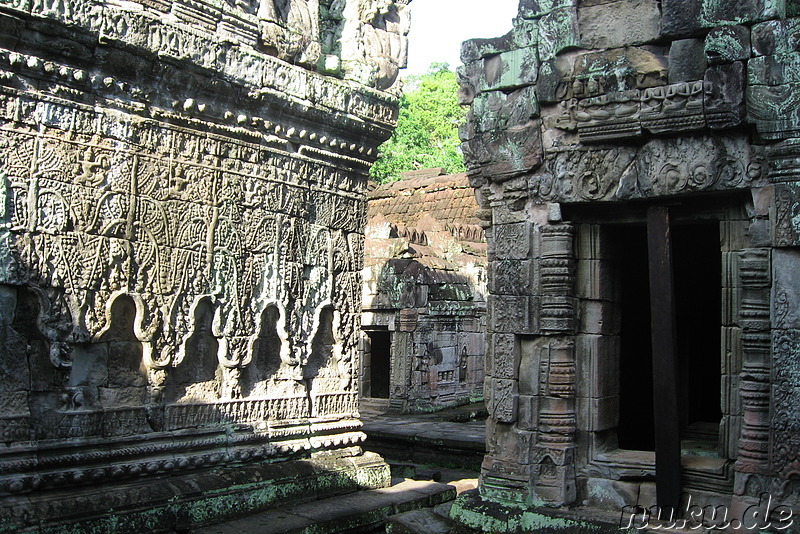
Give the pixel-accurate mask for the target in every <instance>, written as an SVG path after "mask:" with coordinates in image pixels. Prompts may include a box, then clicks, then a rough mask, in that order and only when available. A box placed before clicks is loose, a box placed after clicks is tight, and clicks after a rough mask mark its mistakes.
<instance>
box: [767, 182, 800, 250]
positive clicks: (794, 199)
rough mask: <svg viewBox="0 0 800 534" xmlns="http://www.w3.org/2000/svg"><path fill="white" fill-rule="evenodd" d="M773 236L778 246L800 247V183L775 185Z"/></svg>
mask: <svg viewBox="0 0 800 534" xmlns="http://www.w3.org/2000/svg"><path fill="white" fill-rule="evenodd" d="M774 187H775V197H774V198H775V200H774V202H775V212H774V217H773V219H772V236H773V239H774V242H775V245H776V246H779V247H796V246H800V183H797V182H788V183H781V184H775V186H774Z"/></svg>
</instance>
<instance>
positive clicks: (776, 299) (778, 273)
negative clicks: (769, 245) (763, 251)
mask: <svg viewBox="0 0 800 534" xmlns="http://www.w3.org/2000/svg"><path fill="white" fill-rule="evenodd" d="M772 269H773V272H774V277H775V278H774V280H773V289H772V302H773V303H774V304H773V306H774V308H773V310H772V322H773V324H774V325H775V327H776V328H785V329H790V328H794V329H798V328H800V306H798V303H800V251H798V250H794V249H775V250H774V251H773V254H772Z"/></svg>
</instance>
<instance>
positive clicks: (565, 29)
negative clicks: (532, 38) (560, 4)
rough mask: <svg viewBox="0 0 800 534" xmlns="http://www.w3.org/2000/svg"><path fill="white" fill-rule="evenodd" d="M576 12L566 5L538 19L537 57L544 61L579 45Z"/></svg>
mask: <svg viewBox="0 0 800 534" xmlns="http://www.w3.org/2000/svg"><path fill="white" fill-rule="evenodd" d="M579 36H580V29H579V28H578V13H577V10H576V9H575V8H572V7H566V8H559V9H555V10H553V11H551V12H550V13H548V14H547V15H545V16H543V17H542V18H541V19H540V20H539V59H540V60H541V61H546V60H548V59H553V58H555V57H556V55H557V54H559V53H560V52H563V51H564V50H568V49H570V48H575V47H577V46H579V45H580V39H579Z"/></svg>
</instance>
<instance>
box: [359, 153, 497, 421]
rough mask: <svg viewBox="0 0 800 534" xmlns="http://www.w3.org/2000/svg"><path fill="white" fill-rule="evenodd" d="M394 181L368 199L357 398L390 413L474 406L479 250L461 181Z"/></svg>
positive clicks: (478, 390)
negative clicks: (383, 402) (381, 404)
mask: <svg viewBox="0 0 800 534" xmlns="http://www.w3.org/2000/svg"><path fill="white" fill-rule="evenodd" d="M442 173H443V169H422V170H418V171H410V172H408V173H403V174H404V176H403V177H402V179H401V180H400V181H397V182H392V183H388V184H383V185H381V186H378V187H377V188H375V189H374V190H373V191H370V193H369V195H368V209H367V227H366V231H365V233H366V240H365V247H364V248H365V253H364V255H365V257H364V270H363V280H364V282H363V283H364V294H363V304H362V306H363V310H364V314H363V315H362V318H361V321H362V325H361V327H362V329H363V330H364V333H365V337H364V351H363V356H362V358H361V369H362V371H361V374H360V376H361V394H362V397H364V398H374V399H379V398H382V399H390V404H389V406H390V408H391V411H394V412H402V411H420V410H422V411H428V410H434V409H439V408H443V407H446V406H453V405H456V404H464V403H467V402H469V401H470V400H475V399H481V398H482V394H483V379H484V374H483V356H484V346H485V339H484V332H485V330H486V242H485V236H484V232H483V228H481V227H480V226H479V225H478V223H479V222H480V221H479V220H478V219H477V218H476V216H475V214H476V212H477V210H478V205H477V203H476V202H475V196H474V194H473V191H472V188H471V187H470V185H469V183H468V181H467V177H466V175H464V174H463V173H462V174H453V175H445V176H442V175H441V174H442Z"/></svg>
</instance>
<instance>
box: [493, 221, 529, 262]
mask: <svg viewBox="0 0 800 534" xmlns="http://www.w3.org/2000/svg"><path fill="white" fill-rule="evenodd" d="M532 238H533V234H532V226H531V224H530V223H527V222H524V223H517V224H503V225H498V226H495V228H494V241H495V246H496V250H495V255H496V257H497V258H498V259H509V260H525V259H528V258H529V256H530V253H531V247H532Z"/></svg>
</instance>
